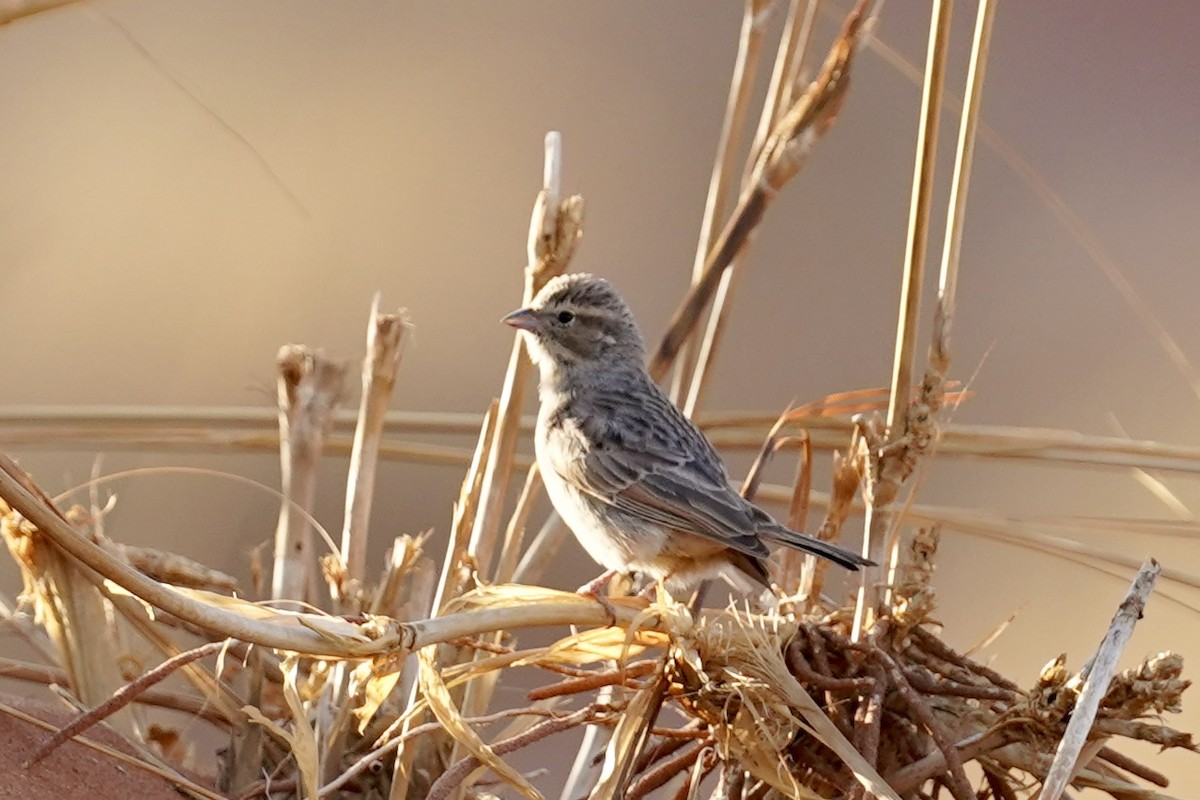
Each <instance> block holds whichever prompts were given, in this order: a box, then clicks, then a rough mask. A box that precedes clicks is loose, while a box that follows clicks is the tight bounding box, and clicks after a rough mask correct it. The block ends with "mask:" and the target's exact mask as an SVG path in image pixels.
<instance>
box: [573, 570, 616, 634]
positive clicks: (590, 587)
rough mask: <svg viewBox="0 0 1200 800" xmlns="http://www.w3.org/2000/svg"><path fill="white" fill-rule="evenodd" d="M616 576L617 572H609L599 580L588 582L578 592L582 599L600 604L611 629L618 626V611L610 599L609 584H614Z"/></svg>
mask: <svg viewBox="0 0 1200 800" xmlns="http://www.w3.org/2000/svg"><path fill="white" fill-rule="evenodd" d="M616 574H617V573H616V571H615V570H608V571H607V572H605V573H604V574H602V575H600V576H599V577H598V578H595V579H593V580H590V581H588V582H587V583H585V584H584V585H583V586H580V587H579V588H578V589H577V590H576V594H578V595H580V596H581V597H588V598H590V599H592V600H595V601H596V602H597V603H599V604H600V607H601V608H603V609H604V613H605V614H607V615H608V627H610V628H611V627H614V626H616V624H617V609H616V607H614V606H613V604H612V601H611V600H609V599H608V584H609V583H611V582H612V579H613V576H615V575H616Z"/></svg>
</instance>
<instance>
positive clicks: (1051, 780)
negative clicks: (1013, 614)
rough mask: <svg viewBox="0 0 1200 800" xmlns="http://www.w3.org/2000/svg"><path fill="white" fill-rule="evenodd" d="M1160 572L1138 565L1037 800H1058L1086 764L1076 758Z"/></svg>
mask: <svg viewBox="0 0 1200 800" xmlns="http://www.w3.org/2000/svg"><path fill="white" fill-rule="evenodd" d="M1160 571H1161V570H1160V568H1159V566H1158V562H1157V561H1154V560H1153V559H1151V560H1150V561H1149V562H1147V563H1145V564H1143V565H1142V568H1141V570H1140V571H1139V572H1138V574H1137V577H1136V578H1135V579H1134V581H1133V584H1132V585H1131V586H1130V587H1129V593H1128V594H1127V595H1126V596H1125V599H1124V600H1123V601H1122V602H1121V606H1120V608H1119V609H1118V610H1117V614H1116V616H1115V617H1113V621H1112V624H1111V625H1109V628H1108V633H1107V634H1105V636H1104V641H1103V643H1102V644H1101V645H1100V649H1099V650H1097V651H1096V655H1095V656H1094V657H1093V658H1092V660H1091V661H1090V662H1089V663H1088V665H1087V666H1086V667H1085V668H1084V671H1083V673H1084V674H1085V675H1086V676H1087V677H1086V678H1085V679H1084V682H1083V689H1082V690H1081V691H1080V693H1079V699H1078V700H1076V701H1075V708H1074V711H1073V712H1072V714H1071V722H1070V723H1069V724H1068V725H1067V731H1066V733H1064V734H1063V738H1062V741H1061V742H1059V745H1058V750H1057V751H1056V752H1055V754H1054V761H1053V762H1052V763H1051V764H1050V769H1049V770H1048V771H1047V773H1046V780H1045V782H1044V783H1043V785H1042V793H1041V800H1058V799H1059V797H1061V796H1062V793H1063V790H1065V789H1066V788H1067V784H1068V783H1069V782H1070V781H1071V778H1072V776H1073V775H1074V774H1075V768H1076V764H1077V763H1079V764H1082V763H1086V762H1081V761H1080V759H1079V755H1080V753H1081V752H1082V751H1083V748H1084V746H1085V744H1087V741H1088V733H1089V732H1090V731H1091V728H1092V723H1093V721H1094V720H1095V719H1096V712H1097V711H1099V710H1100V703H1101V701H1102V700H1103V699H1104V695H1105V693H1106V692H1107V691H1108V685H1109V682H1110V681H1111V680H1112V677H1113V673H1115V672H1116V671H1117V660H1118V659H1120V657H1121V653H1122V652H1124V650H1125V645H1126V644H1127V643H1128V642H1129V637H1130V636H1132V635H1133V626H1134V625H1136V624H1137V621H1138V620H1139V619H1141V618H1142V612H1143V610H1144V609H1145V607H1146V600H1147V599H1149V597H1150V592H1152V591H1153V590H1154V582H1155V580H1157V578H1158V574H1159V572H1160ZM1097 752H1099V747H1097ZM1089 760H1090V759H1089Z"/></svg>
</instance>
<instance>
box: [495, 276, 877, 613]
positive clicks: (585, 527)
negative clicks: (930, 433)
mask: <svg viewBox="0 0 1200 800" xmlns="http://www.w3.org/2000/svg"><path fill="white" fill-rule="evenodd" d="M503 322H505V323H507V324H509V325H511V326H512V327H514V328H518V329H520V330H521V331H522V332H523V334H524V336H525V341H526V343H527V344H528V346H529V353H530V357H531V358H532V359H533V361H534V363H536V364H537V366H538V369H539V371H540V372H541V384H540V396H541V408H540V411H539V413H538V422H537V433H536V440H535V444H536V449H537V463H538V468H539V470H540V471H541V474H542V480H543V481H544V482H545V484H546V491H547V493H548V494H549V495H550V500H551V502H552V503H553V504H554V508H555V509H556V510H557V511H558V513H559V514H560V515H561V516H562V518H563V521H565V522H566V523H567V525H568V526H569V527H570V528H571V530H572V531H573V532H574V533H575V536H576V537H577V538H578V539H579V542H580V544H582V545H583V547H584V549H585V550H587V551H588V554H589V555H591V557H592V558H594V559H595V560H596V561H597V562H599V563H600V564H601V565H603V566H604V568H605V570H606V572H604V573H603V574H602V575H600V577H598V578H596V579H595V580H593V581H591V582H590V583H588V584H586V585H585V586H583V587H581V588H580V592H581V593H583V594H587V595H589V596H591V597H594V598H596V599H599V600H601V601H602V602H605V604H606V605H607V603H606V601H604V596H605V595H604V593H603V590H604V588H605V586H606V585H607V583H608V582H609V581H610V580H611V579H612V578H613V576H614V575H616V574H617V573H619V572H630V571H635V570H636V571H638V572H641V573H644V574H645V575H648V576H649V577H651V578H653V579H655V580H656V581H660V580H661V581H665V582H666V584H667V586H668V588H669V589H670V590H671V591H672V592H673V593H675V592H678V591H683V590H686V589H687V588H690V587H692V586H694V585H695V584H696V583H698V582H699V581H700V580H702V579H704V578H708V577H712V576H714V575H717V574H721V573H726V574H730V573H729V570H728V568H729V567H733V568H734V570H735V572H734V573H732V574H731V575H730V577H736V576H737V575H738V574H739V573H740V574H741V575H744V576H746V577H747V578H749V579H750V580H751V581H752V584H751V585H755V584H757V585H762V586H767V585H769V584H768V578H767V567H766V558H767V556H768V550H767V546H766V542H775V543H779V544H784V545H787V546H789V547H794V548H797V549H799V550H803V551H804V552H806V553H812V554H814V555H818V556H821V557H822V558H827V559H829V560H830V561H833V562H834V563H837V564H840V565H842V566H843V567H846V568H847V569H853V570H856V569H858V567H859V566H860V565H863V564H870V563H871V562H869V561H867V560H866V559H864V558H862V557H860V556H858V555H856V554H855V553H853V552H851V551H849V550H845V549H843V548H841V547H837V546H836V545H833V544H829V543H828V542H823V541H821V540H819V539H814V538H813V537H811V536H806V535H804V534H802V533H797V532H795V531H793V530H789V529H788V528H785V527H784V526H782V525H780V524H779V523H778V522H776V521H775V520H774V519H772V518H771V517H770V515H768V514H767V513H766V512H765V511H763V510H762V509H760V508H758V507H756V506H755V505H753V504H752V503H750V502H749V501H747V500H745V499H744V498H743V497H742V496H741V495H739V494H738V493H737V492H735V491H734V490H733V489H732V487H731V486H730V484H729V477H728V475H727V474H726V472H725V467H724V465H722V463H721V459H720V458H719V457H718V456H717V453H716V451H715V450H714V449H713V446H712V444H710V443H709V441H708V439H707V438H705V436H704V434H703V433H701V432H700V430H699V428H697V427H696V426H695V425H694V424H693V423H692V421H691V420H689V419H688V418H687V417H685V416H684V415H683V414H682V413H681V412H680V411H679V409H677V408H676V407H675V405H674V404H673V403H672V402H671V400H670V399H669V398H668V397H667V395H666V394H665V393H664V392H663V391H662V389H660V388H659V386H658V384H656V383H655V382H654V381H653V380H652V379H651V378H650V375H649V373H647V372H646V367H645V362H646V348H645V344H644V343H643V342H642V334H641V332H640V331H639V330H638V326H637V322H636V321H635V320H634V318H633V314H632V312H630V310H629V306H628V305H626V304H625V301H624V300H623V299H622V298H621V296H620V295H619V294H618V293H617V291H616V290H615V289H614V288H613V287H612V286H611V285H610V284H609V283H608V281H606V280H604V279H603V278H597V277H595V276H592V275H587V274H578V273H577V274H571V275H563V276H560V277H557V278H554V279H553V280H551V281H550V282H549V283H547V284H546V286H545V288H543V289H542V290H541V291H540V292H538V295H537V297H535V298H534V299H533V302H532V303H531V304H530V305H529V307H527V308H522V309H519V310H517V311H514V312H512V313H511V314H509V315H508V316H506V317H504V319H503ZM739 582H740V583H743V588H745V587H744V582H742V581H739Z"/></svg>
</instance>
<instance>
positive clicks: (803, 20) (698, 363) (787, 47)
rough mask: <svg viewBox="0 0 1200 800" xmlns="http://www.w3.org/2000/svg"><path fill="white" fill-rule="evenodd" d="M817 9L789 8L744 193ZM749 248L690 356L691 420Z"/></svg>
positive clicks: (731, 270) (790, 86)
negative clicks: (696, 350) (699, 341)
mask: <svg viewBox="0 0 1200 800" xmlns="http://www.w3.org/2000/svg"><path fill="white" fill-rule="evenodd" d="M818 5H819V0H813V1H812V2H809V3H803V4H802V3H801V2H800V0H791V2H790V3H789V4H788V14H787V18H786V19H785V20H784V25H783V32H782V34H781V35H780V40H779V47H778V48H777V50H776V55H775V66H774V68H773V69H772V71H771V82H770V85H769V86H768V88H767V96H766V99H765V101H764V102H763V107H762V111H761V113H760V115H759V122H758V127H757V129H756V130H755V132H754V139H753V141H752V143H751V145H750V153H749V157H748V158H747V160H746V165H745V168H744V170H743V174H742V184H741V191H743V192H745V191H746V190H747V189H749V186H750V184H751V182H752V181H753V180H754V178H755V167H756V165H757V163H758V160H759V158H760V157H761V156H762V153H763V148H764V147H765V146H766V144H767V141H768V139H769V138H770V136H771V133H772V132H773V131H774V129H775V127H776V126H777V125H778V124H779V122H780V121H781V119H782V117H783V115H784V113H785V112H787V111H788V110H789V108H790V107H791V106H792V103H793V101H795V100H796V99H797V98H796V97H795V95H794V91H795V83H796V81H797V80H798V79H799V77H800V68H801V66H802V64H803V62H804V56H805V52H806V50H807V46H808V43H809V40H810V38H811V36H812V32H813V21H814V18H815V11H816V7H817V6H818ZM794 138H796V139H798V138H800V137H794ZM811 144H812V143H811V142H808V143H807V145H806V146H808V147H811ZM806 155H807V154H806V153H799V152H798V153H797V154H795V155H794V156H793V157H794V158H795V159H796V160H797V161H803V159H804V158H806ZM711 245H712V242H711V241H710V242H709V246H710V247H711ZM748 250H749V242H747V244H746V245H745V246H743V248H742V250H741V251H740V252H739V253H738V254H737V255H736V256H735V257H734V259H733V260H732V261H731V262H730V264H729V267H728V268H727V269H726V270H725V271H724V273H723V274H722V275H721V282H720V284H719V285H718V286H717V289H716V295H715V297H714V298H713V301H712V308H711V309H710V311H709V316H708V325H707V327H706V328H705V331H704V336H703V338H702V339H701V343H700V346H699V351H698V352H696V353H695V354H685V360H686V363H688V364H689V367H688V369H689V370H690V372H691V381H690V386H689V388H688V393H687V398H686V400H685V401H684V403H683V412H684V413H685V414H687V415H688V416H689V417H693V416H695V415H696V412H697V411H698V410H699V408H700V403H701V401H702V399H703V393H704V390H705V388H706V387H707V385H708V380H707V379H708V374H709V370H710V369H711V367H712V365H713V361H714V360H715V359H716V354H717V349H718V347H719V345H720V342H721V335H722V333H723V332H724V330H725V325H726V323H727V321H728V318H729V314H730V313H731V312H732V307H733V297H734V294H735V292H736V289H737V280H738V278H739V277H740V276H741V274H742V270H741V268H740V267H741V265H742V263H743V262H744V261H745V260H746V259H747V258H748V255H749V254H748ZM700 266H701V265H700V263H699V261H698V262H697V269H696V271H695V274H694V275H693V280H695V279H696V278H697V276H698V275H699V274H700V269H699V267H700ZM695 341H696V337H694V336H693V337H692V338H691V339H689V340H688V344H689V348H690V349H695V347H694V343H695ZM677 374H678V373H677Z"/></svg>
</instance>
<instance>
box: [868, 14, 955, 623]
mask: <svg viewBox="0 0 1200 800" xmlns="http://www.w3.org/2000/svg"><path fill="white" fill-rule="evenodd" d="M951 6H952V0H934V3H933V10H932V13H931V15H930V21H929V26H930V27H929V47H928V51H927V56H926V62H925V85H924V87H923V89H922V92H921V115H920V127H919V129H918V131H917V158H916V163H915V165H914V167H913V188H912V205H911V207H910V210H909V223H908V237H907V242H906V244H905V254H904V277H903V280H902V281H901V289H900V313H899V318H898V320H897V323H896V349H895V355H894V358H893V366H892V387H891V397H890V401H889V403H888V411H887V419H886V428H885V429H884V430H882V431H877V432H874V433H872V434H870V435H869V436H868V441H869V443H870V444H871V447H872V450H874V451H876V452H877V453H878V455H876V456H874V457H873V459H872V460H873V462H874V463H872V464H871V471H870V473H869V475H868V482H867V484H866V485H865V487H864V492H865V494H866V495H867V497H868V504H867V511H866V517H865V520H864V523H863V526H864V535H863V555H864V556H866V557H867V558H870V559H871V560H873V561H875V562H876V563H877V564H879V565H882V569H886V564H885V559H886V558H887V555H888V554H887V552H886V551H885V546H886V543H887V537H888V533H889V531H890V528H891V525H892V511H891V506H892V503H893V502H894V501H895V499H896V496H897V494H899V491H900V487H901V485H902V484H903V483H904V482H905V481H906V480H907V479H908V476H909V475H911V474H912V470H913V469H914V468H915V453H911V452H910V451H909V450H908V448H907V447H906V446H905V437H906V436H907V434H908V433H909V424H908V405H909V402H910V392H911V386H912V363H913V354H914V350H915V348H916V336H917V323H918V317H919V314H920V308H921V282H922V279H923V275H924V270H925V245H926V241H927V236H928V231H929V209H930V205H931V203H932V199H933V173H934V164H935V160H936V158H935V157H936V153H937V130H938V118H939V115H940V113H941V99H942V84H943V82H944V80H945V75H946V52H947V44H948V42H949V39H950V8H951ZM885 446H886V447H887V450H886V451H884V449H883V448H884V447H885ZM882 569H881V567H868V568H866V569H864V570H862V574H861V577H860V579H859V587H858V603H857V608H856V612H855V630H854V635H855V638H858V637H860V636H861V635H862V632H863V630H864V627H865V626H866V625H867V624H868V622H869V619H870V616H871V615H872V614H873V613H875V612H876V610H877V608H878V604H879V602H880V601H879V589H880V588H881V587H880V585H879V584H880V577H881V575H882V574H883V572H882Z"/></svg>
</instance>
